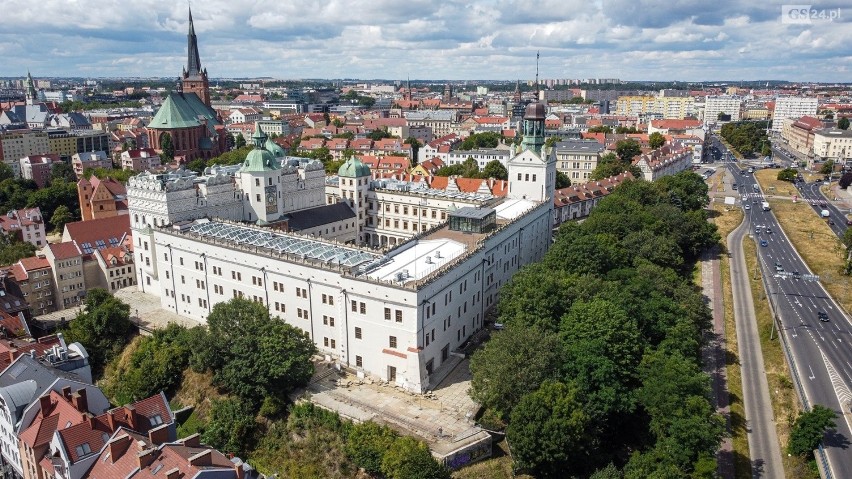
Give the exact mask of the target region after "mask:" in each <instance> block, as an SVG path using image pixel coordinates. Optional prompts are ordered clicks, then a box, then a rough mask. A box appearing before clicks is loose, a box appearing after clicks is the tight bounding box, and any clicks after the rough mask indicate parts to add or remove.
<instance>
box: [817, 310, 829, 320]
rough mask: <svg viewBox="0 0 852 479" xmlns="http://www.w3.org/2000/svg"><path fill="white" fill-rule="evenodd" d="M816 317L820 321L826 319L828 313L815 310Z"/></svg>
mask: <svg viewBox="0 0 852 479" xmlns="http://www.w3.org/2000/svg"><path fill="white" fill-rule="evenodd" d="M817 318H819V320H820V321H822V322H827V321H828V315H827V314H825V311H817Z"/></svg>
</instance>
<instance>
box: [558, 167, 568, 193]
mask: <svg viewBox="0 0 852 479" xmlns="http://www.w3.org/2000/svg"><path fill="white" fill-rule="evenodd" d="M569 186H571V179H570V178H568V175H566V174H565V173H563V172H561V171H557V172H556V189H557V190H558V189H561V188H568V187H569Z"/></svg>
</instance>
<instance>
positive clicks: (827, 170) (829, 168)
mask: <svg viewBox="0 0 852 479" xmlns="http://www.w3.org/2000/svg"><path fill="white" fill-rule="evenodd" d="M819 172H820V173H821V174H823V175H830V174H832V173H833V172H834V160H826V162H825V163H823V164H822V166H821V167H820V169H819Z"/></svg>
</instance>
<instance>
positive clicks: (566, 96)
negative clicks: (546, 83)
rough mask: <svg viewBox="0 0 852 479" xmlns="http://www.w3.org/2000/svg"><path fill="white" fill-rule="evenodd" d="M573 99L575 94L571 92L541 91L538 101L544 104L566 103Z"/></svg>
mask: <svg viewBox="0 0 852 479" xmlns="http://www.w3.org/2000/svg"><path fill="white" fill-rule="evenodd" d="M572 98H574V92H573V91H571V90H541V91H539V92H538V99H539V100H540V101H543V102H544V103H550V102H566V101H568V100H570V99H572Z"/></svg>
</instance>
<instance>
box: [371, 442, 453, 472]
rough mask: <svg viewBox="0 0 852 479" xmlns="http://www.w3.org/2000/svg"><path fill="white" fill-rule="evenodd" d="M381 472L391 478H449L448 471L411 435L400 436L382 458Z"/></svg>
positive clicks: (422, 443) (423, 444)
mask: <svg viewBox="0 0 852 479" xmlns="http://www.w3.org/2000/svg"><path fill="white" fill-rule="evenodd" d="M382 474H384V475H385V476H387V477H392V478H393V479H449V478H450V471H448V470H447V468H446V467H444V465H443V464H439V463H438V461H436V460H435V458H434V457H432V453H430V452H429V448H428V447H427V446H426V444H425V443H424V442H422V441H418V440H417V439H414V438H413V437H408V436H405V437H400V438H399V439H397V440H396V441H394V442H393V444H391V446H390V448H388V450H387V452H386V453H385V455H384V458H382Z"/></svg>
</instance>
